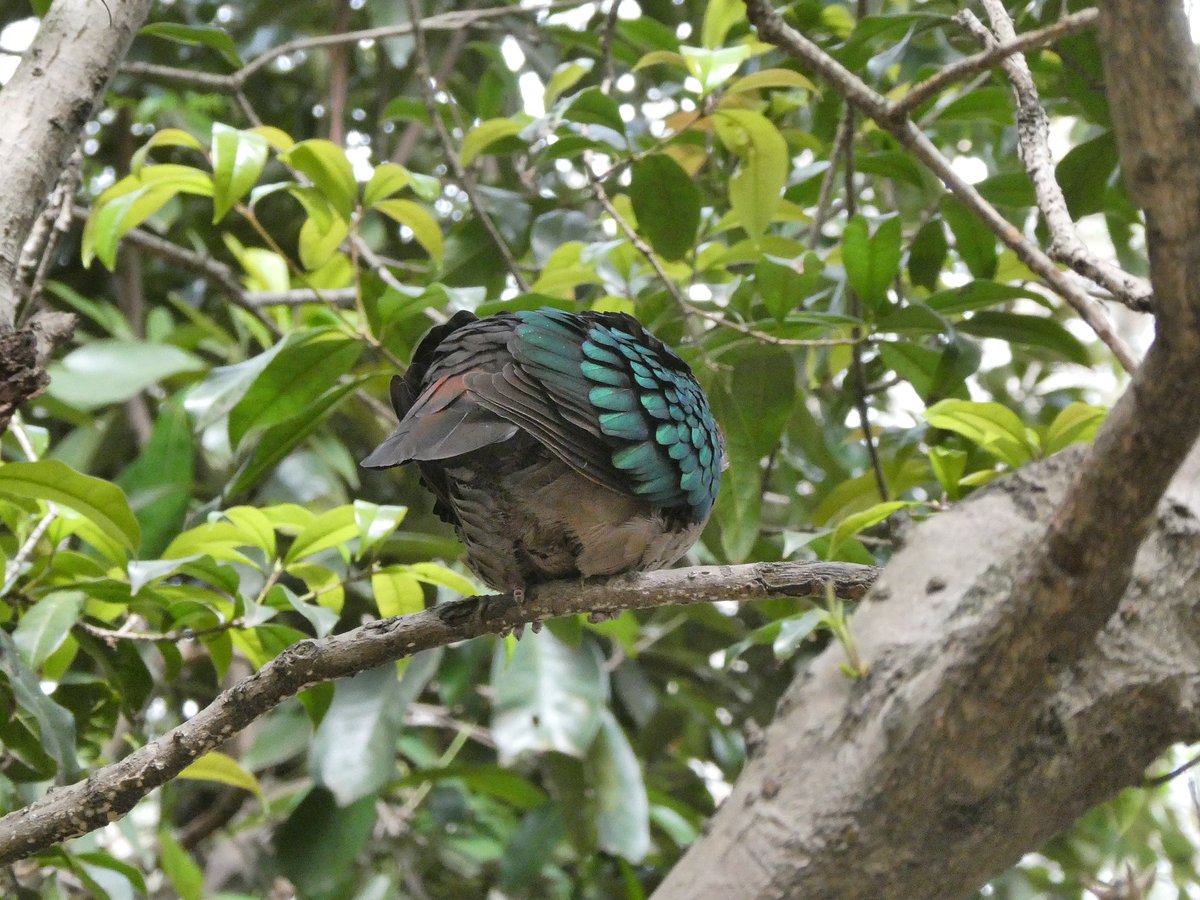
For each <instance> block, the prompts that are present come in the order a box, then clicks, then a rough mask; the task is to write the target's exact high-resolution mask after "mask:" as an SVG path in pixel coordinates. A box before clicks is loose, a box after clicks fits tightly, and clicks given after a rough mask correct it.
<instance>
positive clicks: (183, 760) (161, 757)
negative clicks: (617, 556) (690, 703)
mask: <svg viewBox="0 0 1200 900" xmlns="http://www.w3.org/2000/svg"><path fill="white" fill-rule="evenodd" d="M877 574H878V570H877V569H876V568H874V567H873V566H859V565H854V564H852V563H756V564H752V565H744V566H697V567H694V568H689V569H667V570H663V571H659V572H646V573H643V574H640V575H631V576H618V577H616V578H612V579H597V580H592V581H585V582H579V581H558V582H552V583H549V584H544V585H540V586H539V587H537V588H533V589H530V590H529V592H528V593H527V594H526V599H525V602H524V603H517V601H515V600H514V599H513V598H512V596H511V595H509V594H498V595H492V596H486V597H470V598H468V599H466V600H458V601H455V602H453V603H444V604H442V605H440V606H436V607H433V608H432V609H427V610H425V611H424V612H419V613H414V614H412V615H407V616H396V617H394V618H391V619H383V620H380V621H378V622H371V623H369V624H367V625H363V626H361V627H359V628H355V629H354V630H353V631H348V632H346V633H344V634H338V635H333V636H332V637H328V638H323V639H321V640H307V641H301V642H300V643H298V644H293V645H292V646H291V647H289V648H287V649H286V650H284V651H283V652H282V653H280V654H279V656H277V657H275V659H273V660H272V661H271V662H269V663H267V664H266V665H265V666H263V667H262V668H261V669H259V670H258V671H257V672H255V673H254V674H253V675H251V676H249V677H248V678H244V679H243V680H242V681H239V682H238V683H237V684H235V685H234V686H233V687H231V688H229V689H228V690H225V691H223V692H222V693H221V694H220V695H218V696H217V698H216V699H215V700H213V702H212V703H210V704H209V705H208V706H206V707H205V708H204V709H202V710H200V712H198V713H197V714H196V715H195V716H193V717H192V718H191V719H189V720H188V721H186V722H184V723H183V724H182V725H180V726H178V727H177V728H175V729H173V730H172V731H169V732H168V733H166V734H164V735H163V736H162V737H160V738H158V739H156V740H154V741H151V742H150V743H149V744H146V745H145V746H144V747H141V748H139V749H138V750H135V751H134V752H133V753H131V754H129V755H128V756H127V757H125V758H124V759H122V760H120V761H119V762H116V763H113V764H112V765H109V766H105V767H104V768H102V769H99V770H97V771H95V772H93V773H92V774H91V775H90V776H89V777H88V779H87V780H86V781H82V782H79V783H78V784H74V785H71V786H70V787H66V788H56V789H53V790H51V792H50V793H48V794H47V795H46V796H45V797H43V798H42V799H41V800H38V801H37V802H35V803H32V804H30V805H29V806H27V807H25V808H24V809H20V810H17V811H16V812H13V813H9V814H8V815H7V816H4V817H3V818H0V865H7V864H8V863H11V862H14V861H15V860H18V859H22V858H24V857H26V856H29V855H30V854H31V853H36V852H37V851H39V850H44V849H46V848H47V847H51V846H53V845H54V844H57V843H59V842H61V841H64V840H67V839H68V838H72V837H77V836H79V835H81V834H86V833H87V832H89V831H93V830H95V829H97V828H100V827H102V826H104V825H106V824H107V823H109V822H111V821H114V820H115V819H118V818H120V817H121V816H123V815H124V814H125V813H127V812H129V810H130V809H132V808H133V806H134V805H135V804H136V803H137V802H138V801H139V800H141V799H142V798H143V797H145V796H146V795H147V794H149V793H150V791H152V790H154V788H156V787H159V786H160V785H162V784H165V783H166V782H168V781H170V780H171V779H172V778H174V777H175V776H176V775H178V774H179V773H180V772H181V771H182V770H183V769H184V768H186V767H187V766H188V765H189V764H190V763H191V762H193V761H194V760H196V759H198V758H199V757H201V756H203V755H204V754H205V753H207V752H209V751H210V750H213V749H214V748H216V747H219V746H220V745H221V744H223V743H224V742H225V741H227V740H229V738H230V737H232V736H233V735H235V734H237V733H238V732H239V731H241V730H242V729H243V728H245V727H246V726H247V725H249V724H250V723H251V722H253V721H254V720H255V719H257V718H259V717H260V716H262V715H264V714H265V713H266V712H268V711H269V710H271V709H273V708H274V707H275V706H278V705H279V704H280V703H282V702H283V701H284V700H286V699H287V698H289V697H292V696H294V695H295V694H297V693H298V692H300V691H302V690H303V689H304V688H306V687H309V686H311V685H314V684H318V683H320V682H322V681H331V680H332V679H335V678H344V677H346V676H349V675H354V674H357V673H358V672H362V671H365V670H367V669H371V668H374V667H376V666H380V665H383V664H385V663H389V662H394V661H395V660H398V659H402V658H404V657H406V656H411V655H413V654H414V653H419V652H420V651H422V650H428V649H430V648H432V647H443V646H446V645H447V644H452V643H455V642H457V641H463V640H467V639H469V638H473V637H478V636H479V635H482V634H499V633H504V632H507V631H510V630H512V629H514V628H522V627H524V626H525V625H530V624H533V623H536V622H541V621H544V620H546V619H550V618H554V617H556V616H566V615H572V614H575V613H599V614H601V615H607V614H615V613H620V612H624V611H625V610H632V609H649V608H651V607H655V606H667V605H685V604H691V603H707V602H711V601H714V600H743V601H744V600H765V599H768V598H772V597H823V596H824V595H825V591H826V587H827V586H828V585H832V586H833V589H834V592H835V593H836V594H837V595H838V596H840V597H844V598H847V599H857V598H860V597H862V596H863V595H864V594H865V593H866V591H867V589H868V588H869V587H870V586H871V584H872V583H873V582H874V581H875V577H876V575H877Z"/></svg>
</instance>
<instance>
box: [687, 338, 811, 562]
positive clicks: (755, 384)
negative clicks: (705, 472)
mask: <svg viewBox="0 0 1200 900" xmlns="http://www.w3.org/2000/svg"><path fill="white" fill-rule="evenodd" d="M708 395H709V400H710V401H711V402H712V406H713V413H714V415H715V416H716V418H717V421H718V422H719V423H720V425H721V428H722V429H723V430H724V432H725V449H726V452H727V453H728V454H729V471H727V472H726V473H725V476H724V478H723V479H722V483H721V492H720V495H719V496H718V499H717V509H716V515H717V521H718V522H719V523H720V525H721V544H722V546H723V547H724V548H725V553H726V555H727V557H728V558H729V560H730V561H731V562H741V561H742V560H744V559H746V558H747V556H748V555H749V553H750V550H751V549H752V548H753V546H754V542H755V541H756V540H757V539H758V531H759V517H760V510H761V506H762V493H763V491H762V458H763V457H764V456H766V455H767V454H768V453H770V452H771V451H772V450H773V449H774V448H775V446H776V444H777V443H778V441H779V437H780V435H781V434H782V433H783V427H784V425H785V424H786V423H787V420H788V417H789V416H790V415H791V411H792V408H793V406H795V403H796V370H795V363H794V362H793V361H792V357H791V355H790V354H789V353H787V352H786V351H785V350H783V348H780V347H763V348H761V349H756V350H754V351H753V352H746V353H744V354H743V355H741V356H740V357H739V358H738V359H737V361H736V365H735V367H734V370H733V377H732V379H731V380H730V382H729V383H728V384H725V383H724V382H721V383H718V384H715V385H713V386H712V387H711V388H710V389H709V391H708Z"/></svg>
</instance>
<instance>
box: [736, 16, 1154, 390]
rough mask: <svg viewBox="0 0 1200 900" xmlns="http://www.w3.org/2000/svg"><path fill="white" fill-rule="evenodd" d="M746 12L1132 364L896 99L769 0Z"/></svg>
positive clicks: (1079, 293)
mask: <svg viewBox="0 0 1200 900" xmlns="http://www.w3.org/2000/svg"><path fill="white" fill-rule="evenodd" d="M746 12H747V14H748V15H749V17H750V21H751V22H752V23H753V24H754V26H755V27H756V28H757V29H758V35H759V37H760V38H761V39H762V40H764V41H769V42H770V43H773V44H775V46H777V47H779V49H781V50H783V51H784V52H785V53H787V54H788V55H789V56H791V57H792V58H793V59H795V60H796V61H797V62H799V63H801V64H802V65H804V66H805V67H807V68H808V69H809V70H811V71H813V72H816V73H817V74H818V75H820V76H821V77H822V78H824V79H825V80H826V81H828V82H829V83H830V84H831V85H833V87H834V89H835V90H837V92H838V93H839V94H841V95H842V96H843V97H845V98H846V100H847V101H848V102H850V103H852V104H854V105H855V106H857V107H858V108H859V109H860V110H862V111H863V112H864V113H865V114H866V115H868V116H870V117H871V118H872V119H873V120H874V121H875V123H876V124H877V125H879V127H880V128H882V129H883V130H884V131H886V132H888V133H889V134H890V135H892V137H894V138H895V139H896V140H897V141H899V142H900V144H901V145H902V146H904V147H905V148H907V149H908V151H909V152H910V153H912V155H913V156H915V157H916V158H917V159H918V160H920V161H921V162H922V163H924V164H925V166H926V167H927V168H928V169H929V170H930V171H931V172H933V174H934V175H936V176H937V177H938V178H939V179H941V182H942V184H944V185H945V186H946V188H947V189H948V190H949V191H950V192H951V193H952V194H954V196H956V197H957V198H958V199H959V200H960V201H961V202H962V203H963V205H964V206H966V207H967V209H969V210H971V212H972V213H974V214H975V215H976V216H977V217H978V218H979V219H980V220H981V221H982V222H983V223H984V224H985V225H987V227H988V228H989V229H991V231H992V232H993V233H994V234H995V235H996V237H998V238H999V239H1000V240H1001V242H1002V243H1003V244H1004V245H1005V246H1006V247H1008V248H1009V249H1010V250H1012V251H1013V253H1015V254H1016V255H1017V258H1018V259H1019V260H1021V262H1023V263H1024V264H1025V265H1026V266H1028V267H1029V269H1030V270H1031V271H1033V272H1034V273H1036V274H1037V276H1038V277H1039V278H1041V280H1042V281H1043V282H1044V283H1045V284H1046V285H1047V286H1048V287H1050V289H1051V290H1053V291H1054V292H1055V293H1057V294H1058V295H1059V296H1060V297H1062V298H1063V299H1064V300H1066V301H1067V303H1069V304H1070V305H1071V307H1072V308H1073V309H1074V310H1075V311H1076V312H1077V313H1078V314H1079V317H1080V318H1082V319H1083V320H1084V321H1085V322H1087V324H1088V325H1089V326H1090V327H1091V329H1092V330H1093V331H1094V332H1095V333H1096V336H1097V337H1099V338H1100V340H1102V341H1103V342H1104V343H1105V344H1106V345H1107V346H1108V348H1109V349H1110V350H1111V351H1112V353H1113V355H1114V356H1115V357H1116V358H1117V360H1118V361H1119V362H1120V363H1121V366H1122V367H1123V368H1124V369H1125V370H1126V371H1127V372H1132V371H1134V370H1135V369H1136V368H1137V358H1136V357H1135V356H1134V355H1133V351H1132V350H1131V349H1130V348H1129V345H1128V344H1126V343H1125V341H1124V340H1122V339H1121V337H1120V335H1118V334H1117V333H1116V331H1115V330H1114V328H1113V325H1112V322H1111V321H1110V320H1109V318H1108V314H1107V313H1106V312H1105V310H1104V306H1103V305H1102V304H1101V303H1100V302H1099V301H1098V300H1096V299H1095V298H1094V297H1091V296H1089V295H1088V294H1087V293H1086V292H1085V291H1083V290H1082V289H1081V288H1080V287H1079V285H1077V284H1075V283H1074V282H1072V281H1071V279H1070V278H1068V277H1067V275H1066V274H1065V273H1064V272H1062V271H1061V270H1060V269H1059V268H1058V266H1057V265H1056V264H1055V263H1054V261H1053V260H1052V259H1050V257H1049V256H1047V255H1046V254H1045V253H1044V252H1043V251H1042V250H1041V248H1039V247H1037V246H1036V245H1034V244H1033V243H1032V242H1031V241H1028V240H1026V239H1025V236H1024V235H1023V234H1021V232H1020V230H1019V229H1017V228H1015V227H1014V226H1013V225H1012V224H1011V223H1010V222H1009V221H1008V220H1007V219H1005V218H1004V216H1002V215H1001V214H1000V212H999V211H998V210H997V209H996V207H994V206H992V204H991V203H989V202H988V201H987V200H986V199H984V197H983V195H982V194H980V193H979V191H977V190H976V189H975V187H974V186H973V185H971V184H969V183H967V182H966V181H964V180H963V179H962V178H961V177H959V175H958V174H957V173H956V172H955V171H954V168H953V166H952V165H951V164H950V160H948V159H947V158H946V156H945V155H944V154H943V153H942V151H941V150H939V149H938V148H937V147H936V146H935V145H934V143H933V142H932V141H931V140H930V139H929V138H928V137H926V135H925V133H924V132H923V131H921V129H920V128H918V127H917V125H916V124H915V123H914V122H913V121H912V120H911V119H909V118H908V116H907V115H905V114H904V112H903V111H902V110H900V109H898V107H897V105H896V104H894V103H892V102H891V101H890V100H888V99H887V98H886V97H884V96H883V95H882V94H880V93H879V92H878V91H875V90H874V89H872V88H871V86H870V85H868V84H867V83H866V82H865V81H863V80H862V79H861V78H859V77H858V76H857V75H855V74H854V73H853V72H851V71H850V70H849V69H847V68H846V67H845V66H843V65H842V64H841V63H840V62H838V61H837V60H836V59H834V58H833V57H832V56H830V55H829V54H828V53H826V52H825V51H824V50H822V49H821V48H820V47H818V46H817V45H816V44H814V43H813V42H812V41H810V40H809V39H808V38H806V37H805V36H804V35H802V34H801V33H800V32H798V31H797V30H796V29H795V28H792V26H790V25H788V24H787V23H786V22H784V21H783V19H782V18H781V17H780V15H779V13H777V12H776V11H775V9H774V7H773V6H772V5H771V0H746Z"/></svg>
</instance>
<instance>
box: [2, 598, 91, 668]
mask: <svg viewBox="0 0 1200 900" xmlns="http://www.w3.org/2000/svg"><path fill="white" fill-rule="evenodd" d="M84 599H85V598H84V595H83V594H82V593H81V592H80V591H54V592H53V593H50V594H47V595H46V596H45V597H43V598H42V599H40V600H39V601H37V603H35V604H34V605H33V606H31V607H30V608H29V609H28V611H26V613H25V614H24V615H23V616H21V621H20V622H18V623H17V627H16V630H15V631H13V643H15V644H16V645H17V650H19V651H20V653H21V658H22V659H23V660H25V663H26V664H27V665H28V666H29V667H30V668H31V669H38V668H41V665H42V663H43V662H45V661H46V658H47V657H48V656H50V654H51V653H53V652H54V651H55V650H57V649H58V648H59V647H60V646H62V643H63V641H65V640H66V639H67V635H69V634H70V633H71V629H72V628H73V627H74V626H75V623H76V622H77V621H78V620H79V613H80V611H81V610H82V609H83V601H84Z"/></svg>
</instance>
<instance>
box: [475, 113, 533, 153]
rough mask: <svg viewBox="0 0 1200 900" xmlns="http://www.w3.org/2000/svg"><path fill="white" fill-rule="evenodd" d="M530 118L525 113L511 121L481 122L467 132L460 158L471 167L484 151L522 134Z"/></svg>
mask: <svg viewBox="0 0 1200 900" xmlns="http://www.w3.org/2000/svg"><path fill="white" fill-rule="evenodd" d="M530 121H531V120H530V117H529V116H527V115H525V114H524V113H522V114H519V115H516V116H513V117H512V118H511V119H488V120H487V121H486V122H480V123H479V124H478V125H476V126H475V127H474V128H472V129H471V130H470V131H468V132H467V134H466V137H464V138H463V145H462V151H461V153H460V154H459V158H460V159H461V160H462V164H463V165H464V166H469V165H470V164H471V163H473V162H474V161H475V158H476V157H477V156H479V154H481V153H482V152H483V151H484V150H486V149H487V148H488V147H490V146H492V144H494V143H496V142H497V141H499V140H502V139H503V138H507V137H512V136H513V135H516V134H520V133H521V131H522V130H523V129H524V128H525V126H526V125H528V124H529V122H530Z"/></svg>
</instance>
